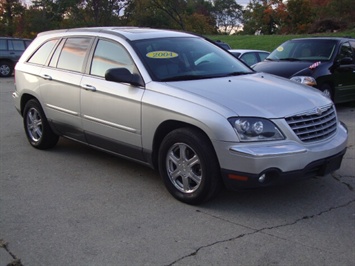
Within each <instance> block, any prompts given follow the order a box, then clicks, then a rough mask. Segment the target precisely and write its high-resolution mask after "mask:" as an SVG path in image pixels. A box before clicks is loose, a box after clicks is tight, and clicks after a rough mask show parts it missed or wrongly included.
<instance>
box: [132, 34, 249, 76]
mask: <svg viewBox="0 0 355 266" xmlns="http://www.w3.org/2000/svg"><path fill="white" fill-rule="evenodd" d="M133 45H134V47H135V49H136V51H137V53H138V54H139V55H140V57H141V59H142V61H143V63H144V64H145V66H146V68H147V69H148V71H149V73H150V75H151V77H152V79H153V80H155V81H181V80H194V79H204V78H214V77H225V76H231V75H242V74H251V73H253V71H252V70H251V69H250V68H248V67H246V66H245V65H243V64H242V63H241V62H239V61H238V60H236V59H235V58H234V57H233V56H232V55H230V54H229V53H227V52H226V51H224V50H223V49H221V48H219V47H218V46H216V45H213V44H212V43H209V42H206V41H205V40H202V39H199V38H163V39H148V40H140V41H136V42H135V43H134V44H133Z"/></svg>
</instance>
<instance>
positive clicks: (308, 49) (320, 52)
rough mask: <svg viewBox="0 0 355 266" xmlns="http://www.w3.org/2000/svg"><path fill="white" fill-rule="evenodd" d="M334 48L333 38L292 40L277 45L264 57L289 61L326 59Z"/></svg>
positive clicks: (330, 56) (332, 52) (330, 55)
mask: <svg viewBox="0 0 355 266" xmlns="http://www.w3.org/2000/svg"><path fill="white" fill-rule="evenodd" d="M335 48H336V41H333V40H314V39H312V40H293V41H288V42H285V43H283V44H282V45H280V46H279V47H277V48H276V49H275V50H274V51H273V52H272V53H271V54H270V55H269V56H268V57H267V58H266V59H267V60H289V61H315V60H316V61H328V60H330V59H331V58H332V56H333V54H334V52H335Z"/></svg>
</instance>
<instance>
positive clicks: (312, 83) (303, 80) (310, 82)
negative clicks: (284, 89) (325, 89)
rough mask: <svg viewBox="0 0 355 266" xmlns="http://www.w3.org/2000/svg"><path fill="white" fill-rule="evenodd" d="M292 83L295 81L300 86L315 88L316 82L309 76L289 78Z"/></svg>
mask: <svg viewBox="0 0 355 266" xmlns="http://www.w3.org/2000/svg"><path fill="white" fill-rule="evenodd" d="M291 80H292V81H296V82H299V83H302V84H306V85H308V86H316V85H317V81H316V80H315V79H314V78H312V77H310V76H295V77H292V78H291Z"/></svg>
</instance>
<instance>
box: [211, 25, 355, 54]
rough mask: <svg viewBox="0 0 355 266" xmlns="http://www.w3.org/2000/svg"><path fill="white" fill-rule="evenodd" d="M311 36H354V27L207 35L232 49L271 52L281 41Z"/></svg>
mask: <svg viewBox="0 0 355 266" xmlns="http://www.w3.org/2000/svg"><path fill="white" fill-rule="evenodd" d="M312 36H340V37H341V36H352V37H355V29H353V30H347V31H344V32H336V33H324V34H312V35H310V34H299V35H229V36H226V35H207V36H206V37H208V38H210V39H211V40H214V41H216V40H221V41H223V42H226V43H228V44H229V45H230V46H231V47H232V49H260V50H266V51H269V52H271V51H272V50H274V49H275V48H277V47H278V46H279V45H280V44H281V43H283V42H285V41H287V40H290V39H293V38H306V37H312Z"/></svg>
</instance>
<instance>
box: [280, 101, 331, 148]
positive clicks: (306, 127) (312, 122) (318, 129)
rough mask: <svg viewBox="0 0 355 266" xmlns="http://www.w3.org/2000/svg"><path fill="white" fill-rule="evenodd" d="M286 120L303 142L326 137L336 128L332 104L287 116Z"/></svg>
mask: <svg viewBox="0 0 355 266" xmlns="http://www.w3.org/2000/svg"><path fill="white" fill-rule="evenodd" d="M286 121H287V123H288V125H289V126H290V127H291V128H292V130H293V132H295V134H296V135H297V136H298V137H299V139H300V140H301V141H304V142H312V141H318V140H322V139H326V138H328V137H330V136H332V135H333V134H335V132H336V129H337V118H336V114H335V109H334V107H333V105H332V106H326V107H323V108H316V109H314V110H313V111H311V112H308V113H303V114H298V115H295V116H291V117H287V118H286Z"/></svg>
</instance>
